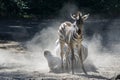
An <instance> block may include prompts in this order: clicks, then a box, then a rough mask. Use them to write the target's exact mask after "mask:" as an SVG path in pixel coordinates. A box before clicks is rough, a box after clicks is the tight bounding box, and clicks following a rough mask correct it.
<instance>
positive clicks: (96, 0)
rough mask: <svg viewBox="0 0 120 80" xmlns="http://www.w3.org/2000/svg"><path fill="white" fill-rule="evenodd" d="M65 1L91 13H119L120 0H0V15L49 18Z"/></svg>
mask: <svg viewBox="0 0 120 80" xmlns="http://www.w3.org/2000/svg"><path fill="white" fill-rule="evenodd" d="M66 3H74V4H75V5H77V7H78V8H79V9H84V10H87V11H88V12H90V13H91V14H99V15H105V16H107V17H112V16H116V15H119V14H120V0H0V17H7V18H8V17H10V18H16V17H22V18H50V17H51V16H53V17H54V15H55V14H58V13H59V10H60V9H61V8H62V7H63V6H64V5H65V4H66Z"/></svg>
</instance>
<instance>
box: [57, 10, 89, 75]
mask: <svg viewBox="0 0 120 80" xmlns="http://www.w3.org/2000/svg"><path fill="white" fill-rule="evenodd" d="M88 16H89V14H86V15H82V13H81V12H79V11H78V12H77V13H76V14H74V15H71V18H72V19H73V20H75V21H74V23H71V22H68V21H66V22H64V23H62V24H61V25H60V27H59V30H58V36H59V43H60V56H61V67H62V69H63V68H64V66H63V56H64V55H65V53H64V46H65V44H67V46H68V50H67V52H66V54H67V55H69V54H71V69H72V74H74V64H73V63H74V61H75V54H74V48H77V49H78V51H77V52H78V55H79V58H80V64H81V66H82V69H83V71H84V73H85V74H87V72H86V70H85V68H84V65H83V58H82V51H81V50H82V49H81V47H82V39H83V38H82V28H83V23H84V21H85V20H86V19H87V18H88ZM66 58H67V57H66ZM66 60H67V59H66Z"/></svg>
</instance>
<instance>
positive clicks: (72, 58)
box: [70, 44, 75, 74]
mask: <svg viewBox="0 0 120 80" xmlns="http://www.w3.org/2000/svg"><path fill="white" fill-rule="evenodd" d="M70 49H71V54H72V55H71V61H72V66H71V69H72V74H74V60H75V55H74V48H73V45H72V44H70Z"/></svg>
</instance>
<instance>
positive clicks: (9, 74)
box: [0, 41, 120, 80]
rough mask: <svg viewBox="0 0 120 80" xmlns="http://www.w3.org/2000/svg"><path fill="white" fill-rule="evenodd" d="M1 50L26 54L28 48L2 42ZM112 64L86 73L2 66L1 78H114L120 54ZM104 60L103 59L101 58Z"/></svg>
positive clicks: (119, 71)
mask: <svg viewBox="0 0 120 80" xmlns="http://www.w3.org/2000/svg"><path fill="white" fill-rule="evenodd" d="M0 49H1V50H9V51H11V52H14V53H16V54H18V53H19V54H26V53H27V51H26V49H25V48H24V47H23V46H22V45H21V44H20V43H18V42H11V41H8V42H2V41H1V43H0ZM112 58H113V60H112V61H113V62H112V65H110V66H109V65H108V66H99V68H98V70H97V71H98V72H88V76H86V75H85V74H84V73H75V74H74V75H72V74H71V73H49V72H45V73H42V72H41V71H28V70H21V69H20V68H21V67H20V66H18V67H19V69H14V67H0V80H114V79H115V77H116V76H117V75H118V74H120V55H119V56H118V55H113V56H112ZM101 61H102V60H101Z"/></svg>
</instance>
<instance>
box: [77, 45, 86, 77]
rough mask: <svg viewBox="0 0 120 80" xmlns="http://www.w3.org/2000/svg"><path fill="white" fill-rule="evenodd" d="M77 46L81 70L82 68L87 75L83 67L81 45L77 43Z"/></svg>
mask: <svg viewBox="0 0 120 80" xmlns="http://www.w3.org/2000/svg"><path fill="white" fill-rule="evenodd" d="M78 48H79V49H78V50H79V51H78V54H79V58H80V64H81V67H82V70H83V72H84V73H85V74H86V75H88V74H87V72H86V70H85V68H84V64H83V58H82V57H83V56H82V45H79V47H78Z"/></svg>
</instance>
